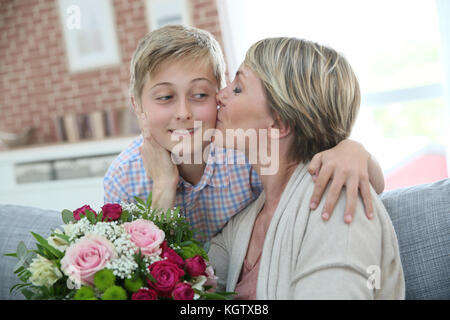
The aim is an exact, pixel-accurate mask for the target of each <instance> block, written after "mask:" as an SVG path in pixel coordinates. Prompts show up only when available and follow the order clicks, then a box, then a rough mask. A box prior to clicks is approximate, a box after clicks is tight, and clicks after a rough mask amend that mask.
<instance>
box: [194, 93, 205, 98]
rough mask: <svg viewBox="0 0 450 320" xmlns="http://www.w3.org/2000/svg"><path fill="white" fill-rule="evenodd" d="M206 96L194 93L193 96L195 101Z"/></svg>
mask: <svg viewBox="0 0 450 320" xmlns="http://www.w3.org/2000/svg"><path fill="white" fill-rule="evenodd" d="M207 96H208V95H207V94H206V93H196V94H194V98H195V99H203V98H206V97H207Z"/></svg>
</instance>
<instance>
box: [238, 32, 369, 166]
mask: <svg viewBox="0 0 450 320" xmlns="http://www.w3.org/2000/svg"><path fill="white" fill-rule="evenodd" d="M244 63H245V65H246V66H248V67H249V68H250V69H252V70H253V71H254V72H255V73H256V74H257V75H258V76H259V78H260V79H261V81H262V84H263V87H264V91H265V94H266V98H267V100H268V105H269V108H270V111H271V113H272V115H273V116H274V117H277V116H278V117H279V119H280V120H281V121H282V122H283V123H284V124H285V125H286V126H288V127H289V128H291V129H292V130H293V131H294V135H295V138H294V139H295V140H294V145H293V146H292V148H291V152H290V155H289V156H290V157H291V160H296V161H309V160H311V159H312V157H313V155H314V154H316V153H317V152H320V151H323V150H326V149H329V148H332V147H333V146H335V145H337V144H338V143H339V142H340V141H341V140H344V139H346V138H348V136H349V135H350V132H351V128H352V126H353V123H354V121H355V118H356V115H357V113H358V110H359V105H360V99H361V98H360V90H359V84H358V80H357V78H356V76H355V74H354V72H353V70H352V68H351V66H350V64H349V63H348V62H347V60H346V59H345V58H344V57H343V56H341V55H340V54H338V53H337V52H336V51H335V50H333V49H331V48H328V47H325V46H322V45H319V44H317V43H314V42H311V41H306V40H302V39H297V38H268V39H264V40H261V41H258V42H257V43H255V44H254V45H253V46H252V47H251V48H250V49H249V50H248V51H247V54H246V57H245V61H244Z"/></svg>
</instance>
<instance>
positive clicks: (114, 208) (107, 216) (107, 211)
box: [102, 203, 122, 221]
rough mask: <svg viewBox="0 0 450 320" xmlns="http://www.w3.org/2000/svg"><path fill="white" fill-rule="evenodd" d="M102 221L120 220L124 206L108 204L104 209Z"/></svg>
mask: <svg viewBox="0 0 450 320" xmlns="http://www.w3.org/2000/svg"><path fill="white" fill-rule="evenodd" d="M102 212H103V218H102V221H114V220H118V219H119V218H120V216H121V215H122V206H121V205H120V204H118V203H107V204H105V205H104V206H103V207H102Z"/></svg>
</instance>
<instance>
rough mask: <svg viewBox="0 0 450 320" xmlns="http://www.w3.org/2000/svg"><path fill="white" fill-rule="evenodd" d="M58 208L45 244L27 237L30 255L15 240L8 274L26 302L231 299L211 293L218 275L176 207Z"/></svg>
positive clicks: (143, 204) (141, 204) (148, 203)
mask: <svg viewBox="0 0 450 320" xmlns="http://www.w3.org/2000/svg"><path fill="white" fill-rule="evenodd" d="M136 201H137V202H136V203H135V204H125V203H122V204H105V205H104V206H103V207H102V210H101V211H100V212H98V213H97V212H95V211H94V210H93V209H92V208H91V207H90V206H88V205H85V206H83V207H81V208H79V209H77V210H75V211H73V212H72V211H69V210H63V211H62V219H63V222H64V223H65V224H64V225H63V226H62V229H63V230H59V229H56V230H54V231H53V232H52V234H51V236H50V237H49V238H47V239H45V238H44V237H42V236H40V235H38V234H35V233H32V235H33V236H34V238H35V239H36V241H37V243H36V247H37V249H36V250H28V249H27V248H26V246H25V244H24V243H23V242H20V243H19V245H18V247H17V252H16V253H10V254H7V256H12V257H16V258H18V259H19V262H18V264H17V266H16V268H15V271H14V273H15V274H17V275H18V277H19V279H20V280H21V281H22V283H20V284H17V285H15V286H13V287H12V288H11V291H14V290H21V292H22V293H23V294H24V296H25V297H26V298H27V299H57V300H66V299H67V300H70V299H75V300H97V299H103V300H128V299H132V300H158V299H175V300H192V299H229V298H230V296H231V295H232V293H228V292H222V293H219V292H214V291H215V287H216V281H217V278H216V277H215V275H214V270H213V268H212V267H211V265H210V264H209V262H208V255H207V253H206V251H205V250H204V249H203V247H202V245H201V244H200V243H199V242H197V241H196V240H194V237H193V236H194V232H193V231H192V230H191V228H190V226H189V224H188V222H187V221H186V219H185V218H184V217H183V216H182V215H180V213H179V209H173V210H172V209H170V210H167V211H166V212H164V211H163V210H160V209H151V194H150V196H149V198H148V199H147V201H144V200H142V199H139V198H136Z"/></svg>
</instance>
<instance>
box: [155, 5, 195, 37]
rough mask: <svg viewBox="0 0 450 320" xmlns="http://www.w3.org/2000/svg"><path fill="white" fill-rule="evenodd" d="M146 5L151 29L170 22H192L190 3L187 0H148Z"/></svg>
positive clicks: (186, 23) (184, 23) (187, 23)
mask: <svg viewBox="0 0 450 320" xmlns="http://www.w3.org/2000/svg"><path fill="white" fill-rule="evenodd" d="M146 6H147V19H148V22H149V27H150V30H155V29H158V28H161V27H163V26H165V25H168V24H182V25H190V24H191V19H190V14H189V5H188V2H187V1H186V0H147V1H146Z"/></svg>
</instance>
